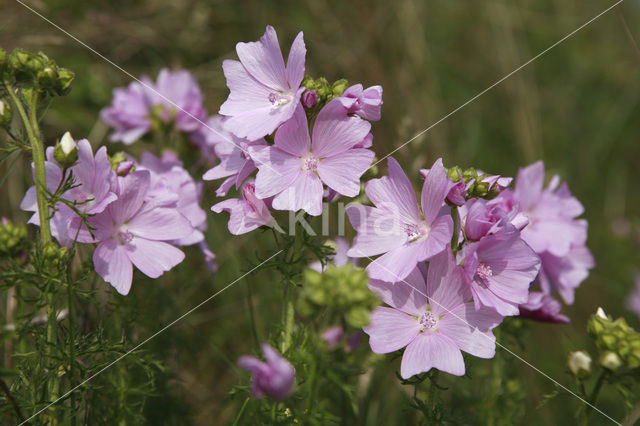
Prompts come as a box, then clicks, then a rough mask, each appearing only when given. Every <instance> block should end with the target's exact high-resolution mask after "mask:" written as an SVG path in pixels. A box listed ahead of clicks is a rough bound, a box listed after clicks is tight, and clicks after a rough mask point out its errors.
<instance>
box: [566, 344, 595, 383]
mask: <svg viewBox="0 0 640 426" xmlns="http://www.w3.org/2000/svg"><path fill="white" fill-rule="evenodd" d="M567 367H569V370H570V371H571V373H572V374H573V375H574V376H576V377H577V378H579V379H586V378H588V377H589V376H590V375H591V357H590V356H589V354H588V353H586V352H585V351H576V352H569V356H568V357H567Z"/></svg>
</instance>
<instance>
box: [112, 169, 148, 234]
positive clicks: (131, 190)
mask: <svg viewBox="0 0 640 426" xmlns="http://www.w3.org/2000/svg"><path fill="white" fill-rule="evenodd" d="M150 182H151V175H150V173H149V172H148V171H147V170H139V171H135V172H133V173H129V174H128V175H127V176H126V177H124V178H120V179H118V183H119V185H120V191H119V193H118V200H116V201H114V202H113V203H111V204H109V207H107V209H108V211H109V212H110V214H111V216H112V218H113V220H114V222H115V223H117V224H122V223H124V222H126V221H127V220H129V219H131V217H133V215H135V214H136V212H137V211H138V210H140V207H142V203H143V202H144V199H145V197H146V196H147V191H148V189H149V184H150Z"/></svg>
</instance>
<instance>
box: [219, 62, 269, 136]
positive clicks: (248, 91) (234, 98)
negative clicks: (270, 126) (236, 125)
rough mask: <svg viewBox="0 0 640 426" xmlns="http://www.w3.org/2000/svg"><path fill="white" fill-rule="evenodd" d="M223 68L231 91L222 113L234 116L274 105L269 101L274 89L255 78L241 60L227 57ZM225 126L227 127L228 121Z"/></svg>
mask: <svg viewBox="0 0 640 426" xmlns="http://www.w3.org/2000/svg"><path fill="white" fill-rule="evenodd" d="M222 70H223V71H224V76H225V77H226V79H227V86H229V89H230V91H231V93H230V94H229V97H228V98H227V100H226V101H225V102H224V103H223V104H222V106H220V114H222V115H228V116H234V115H240V114H242V113H244V112H245V111H248V110H254V109H261V108H262V109H267V110H268V109H271V107H272V106H273V105H272V104H271V102H269V94H270V93H271V92H273V90H272V89H271V88H269V87H267V86H265V85H264V84H263V83H261V82H260V81H258V80H256V79H255V78H253V77H252V76H251V75H250V74H249V73H248V72H247V70H246V69H245V67H244V66H243V65H242V64H241V63H240V62H238V61H233V60H229V59H227V60H225V61H223V62H222ZM227 121H228V120H227ZM245 124H246V123H245ZM251 124H252V125H253V124H255V123H251ZM224 127H225V128H226V127H227V122H226V121H225V123H224ZM246 127H249V126H246ZM234 133H236V132H234ZM240 137H242V136H240Z"/></svg>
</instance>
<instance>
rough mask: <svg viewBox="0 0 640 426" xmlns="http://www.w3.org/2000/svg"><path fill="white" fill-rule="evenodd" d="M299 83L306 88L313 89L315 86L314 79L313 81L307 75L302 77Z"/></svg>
mask: <svg viewBox="0 0 640 426" xmlns="http://www.w3.org/2000/svg"><path fill="white" fill-rule="evenodd" d="M300 85H301V86H304V87H306V88H307V90H315V88H316V83H315V81H313V78H311V77H309V76H308V75H307V76H305V77H304V78H303V79H302V83H300Z"/></svg>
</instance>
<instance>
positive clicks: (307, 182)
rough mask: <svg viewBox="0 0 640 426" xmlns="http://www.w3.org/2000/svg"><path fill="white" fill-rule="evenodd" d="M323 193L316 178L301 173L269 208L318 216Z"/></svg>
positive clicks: (312, 175)
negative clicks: (301, 211) (300, 211)
mask: <svg viewBox="0 0 640 426" xmlns="http://www.w3.org/2000/svg"><path fill="white" fill-rule="evenodd" d="M256 182H257V180H256ZM256 192H257V190H256ZM323 193H324V191H323V189H322V182H321V181H320V179H318V176H316V175H315V174H314V173H312V172H310V171H306V172H301V173H299V174H298V176H297V177H296V179H295V180H294V181H293V183H292V185H291V186H289V187H288V188H286V189H285V190H284V191H282V192H280V193H279V194H278V195H276V196H275V198H274V199H273V202H272V204H271V206H272V207H273V208H274V209H276V210H290V211H293V212H295V211H298V210H304V211H306V212H307V213H309V214H310V215H311V216H320V215H321V214H322V195H323Z"/></svg>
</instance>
